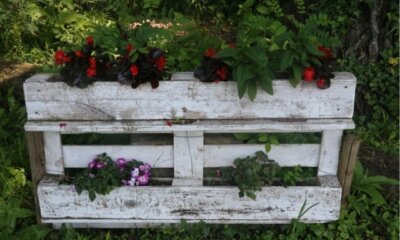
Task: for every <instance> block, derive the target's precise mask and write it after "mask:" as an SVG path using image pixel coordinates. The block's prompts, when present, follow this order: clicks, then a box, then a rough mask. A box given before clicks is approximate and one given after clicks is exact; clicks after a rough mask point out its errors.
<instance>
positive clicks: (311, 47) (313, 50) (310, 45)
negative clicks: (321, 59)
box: [304, 41, 324, 56]
mask: <svg viewBox="0 0 400 240" xmlns="http://www.w3.org/2000/svg"><path fill="white" fill-rule="evenodd" d="M304 46H305V47H306V50H307V51H308V52H309V53H310V54H312V55H315V56H323V55H324V54H323V53H322V52H321V51H319V50H318V49H317V47H316V46H315V45H314V44H313V43H312V42H311V41H304Z"/></svg>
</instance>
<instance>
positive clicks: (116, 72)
mask: <svg viewBox="0 0 400 240" xmlns="http://www.w3.org/2000/svg"><path fill="white" fill-rule="evenodd" d="M241 24H242V25H241V26H240V28H239V30H238V37H237V39H236V43H235V44H234V45H231V46H228V45H226V46H223V47H222V50H220V51H219V52H217V51H216V50H213V49H209V50H207V51H206V53H205V56H204V58H203V61H202V64H201V66H199V67H198V68H197V69H196V70H195V72H194V76H195V77H197V78H199V79H200V81H197V80H196V79H194V76H193V74H192V73H189V74H187V73H177V74H174V75H172V77H171V79H170V80H169V81H160V82H159V80H161V79H162V78H163V76H164V74H165V73H164V69H165V64H166V62H165V55H164V52H163V51H162V50H160V49H158V48H155V47H149V46H146V44H141V43H138V42H134V41H132V42H129V40H124V41H123V44H122V46H120V48H119V49H122V50H120V52H119V54H116V53H115V51H111V50H112V49H114V47H107V44H110V42H109V41H105V42H106V43H107V42H108V43H107V44H101V41H100V40H99V43H98V44H97V42H96V41H97V40H96V39H101V38H100V37H96V36H95V37H94V38H91V37H89V38H88V39H87V42H86V44H85V45H84V47H83V49H78V50H76V49H75V51H71V52H69V53H64V52H61V51H58V52H56V55H55V59H56V63H58V64H59V65H61V66H62V70H61V80H63V81H64V82H62V81H61V82H60V81H51V79H50V78H51V76H49V75H36V76H34V77H32V78H31V79H29V80H27V82H26V83H25V84H24V91H25V99H26V105H27V112H28V120H29V121H28V123H27V125H26V130H27V131H43V132H45V134H44V135H45V137H44V140H45V146H46V148H45V149H46V151H48V153H47V154H46V164H45V165H46V172H47V173H49V174H61V175H62V174H63V173H64V168H85V167H86V166H87V165H88V164H89V166H90V165H91V164H92V165H93V164H95V165H93V166H97V164H98V163H102V164H103V165H105V163H107V164H106V165H107V166H108V167H104V166H103V167H100V168H97V167H96V168H95V169H94V167H89V169H88V170H86V173H85V175H84V177H81V178H77V179H78V180H77V183H76V186H77V188H76V189H75V188H71V187H70V186H68V185H59V184H58V180H59V178H57V179H58V180H55V179H53V178H45V179H44V180H42V182H41V184H40V185H39V187H38V196H39V203H40V207H41V214H42V219H43V221H44V222H46V221H47V222H50V223H53V224H62V223H71V224H77V225H79V226H86V225H85V224H87V223H88V222H90V225H91V226H110V225H109V224H111V225H112V224H115V226H121V225H118V224H125V225H123V226H136V224H141V223H143V224H149V223H150V224H160V223H176V222H179V221H180V219H186V220H189V221H198V220H206V221H208V222H218V223H270V222H290V221H291V219H293V218H295V217H296V216H297V215H298V211H299V210H300V209H302V208H304V205H303V204H304V202H305V200H306V201H308V202H309V203H311V204H312V205H315V203H316V202H318V205H315V207H313V208H312V209H311V210H310V211H309V214H310V215H309V217H306V218H305V219H304V220H305V221H309V222H321V221H330V220H334V219H337V217H338V213H339V209H340V206H339V205H338V204H337V203H338V201H340V194H341V190H340V187H339V184H338V182H337V179H336V176H335V175H336V172H335V169H334V168H335V166H334V165H335V161H336V162H337V160H334V159H335V158H337V156H338V153H339V148H340V137H341V132H342V130H343V129H346V128H352V127H354V125H353V122H352V121H351V117H352V114H353V106H352V104H353V103H354V90H355V79H354V77H353V76H352V75H351V74H347V73H332V72H331V71H332V67H333V64H332V63H333V62H334V59H333V57H332V52H331V50H330V49H328V48H325V47H321V46H318V45H316V44H315V43H314V42H313V39H312V38H311V37H309V36H308V33H307V31H306V30H305V29H304V31H299V32H295V31H290V30H289V29H287V28H286V27H285V26H284V25H282V24H280V23H279V22H276V21H273V22H270V21H269V20H267V19H264V18H258V17H249V18H248V19H245V20H244V21H243V22H242V23H241ZM264 26H269V27H267V28H266V29H265V28H264ZM107 34H111V33H107ZM111 35H113V34H111ZM114 35H115V36H119V35H118V34H114ZM111 42H113V41H111ZM111 45H112V43H111ZM281 74H283V75H284V76H286V77H285V78H288V80H289V81H287V80H285V79H282V80H276V81H275V80H274V81H273V79H275V78H279V77H280V75H281ZM302 79H303V80H304V81H301V80H302ZM99 80H103V81H99ZM228 80H234V81H228ZM145 82H150V85H151V87H150V86H148V84H142V83H145ZM204 82H217V83H215V84H214V83H204ZM121 83H122V84H121ZM126 84H129V85H131V86H132V87H127V86H126ZM71 86H76V87H71ZM260 88H261V89H260ZM321 89H322V90H321ZM261 90H262V91H265V92H267V93H269V94H264V93H263V92H262V91H261ZM246 94H247V96H246ZM309 131H311V132H321V131H322V132H323V137H322V141H321V144H311V145H310V144H309V145H307V144H301V145H299V144H297V145H296V144H293V145H290V144H289V145H277V146H276V148H275V147H274V148H272V150H271V149H267V150H271V153H270V154H271V158H272V159H274V160H276V161H277V163H279V164H281V165H283V166H295V165H297V164H300V165H302V166H310V167H318V168H319V170H318V179H319V181H320V185H319V186H293V187H285V186H272V187H265V186H263V184H264V183H265V182H268V181H270V182H274V177H275V174H274V171H276V168H275V167H276V165H273V164H272V165H269V166H271V167H266V165H268V164H270V162H269V161H268V157H266V155H265V154H260V153H257V154H256V155H255V156H254V152H256V151H258V150H263V149H264V144H258V145H256V146H253V145H246V144H238V145H226V146H224V145H217V146H213V145H209V144H205V142H204V134H205V133H218V132H225V133H226V132H229V133H235V132H242V133H243V132H309ZM87 132H98V133H146V134H147V133H167V134H173V139H174V143H173V144H172V145H171V144H168V145H163V146H156V145H151V146H145V145H144V146H129V145H128V146H74V145H64V144H62V142H61V138H60V134H74V133H87ZM264 138H265V137H260V139H264ZM246 140H247V139H246ZM266 141H270V142H271V140H270V139H268V138H267V140H266ZM272 142H274V143H276V142H275V141H272ZM239 150H240V151H239ZM99 151H104V152H107V153H110V156H112V158H114V159H116V158H118V157H121V156H123V157H125V158H128V157H129V158H132V157H133V158H135V159H137V160H138V161H144V162H146V163H148V164H150V166H151V167H152V168H153V169H154V168H155V169H157V168H174V175H173V177H174V181H175V180H179V181H176V182H175V183H176V184H173V185H172V186H143V187H122V186H121V185H122V184H123V181H122V180H124V181H125V182H127V181H128V182H129V181H130V182H132V181H133V180H132V178H134V182H136V181H137V182H138V183H139V180H138V179H136V177H138V176H139V175H138V174H140V173H141V172H140V171H141V170H140V166H144V165H140V164H139V163H138V164H139V165H137V164H136V163H137V162H134V161H133V163H132V164H133V165H132V167H133V170H132V168H131V169H130V170H129V171H128V172H127V173H124V174H122V173H121V171H118V169H115V166H117V167H118V166H119V164H117V163H113V162H112V161H110V159H109V158H108V157H107V156H106V155H100V156H98V157H97V158H96V159H95V161H93V162H89V161H90V159H92V158H93V157H94V156H96V155H97V154H99ZM149 155H151V156H152V157H149ZM154 156H155V157H154ZM246 156H250V157H247V158H246ZM293 156H297V158H296V161H293V160H292V158H293ZM311 156H312V157H311ZM238 157H239V159H238V160H236V161H235V159H236V158H238ZM121 161H122V160H121ZM267 163H268V164H267ZM135 164H136V165H137V166H136V165H135ZM233 164H235V166H236V168H237V169H236V170H235V171H233V172H232V173H231V174H227V173H225V175H224V176H227V179H230V181H233V182H235V183H236V184H237V185H239V187H240V191H239V190H238V189H237V188H236V187H231V186H202V185H203V180H204V179H203V176H204V174H203V173H204V172H203V171H204V169H203V167H205V168H213V167H227V166H232V165H233ZM100 165H101V164H100ZM135 168H138V169H139V173H138V174H137V173H135ZM98 169H100V170H99V171H97V170H98ZM103 170H104V171H105V173H106V174H105V173H104V174H103ZM122 172H124V171H122ZM132 172H133V173H132ZM143 173H144V172H143ZM91 174H92V175H91ZM96 174H99V176H102V177H101V181H100V180H99V181H97V180H96V179H98V176H96ZM135 174H136V175H135ZM325 175H326V176H325ZM103 177H104V178H103ZM121 177H122V179H119V178H121ZM128 177H129V179H128ZM116 179H117V180H116ZM289 179H290V178H289ZM142 180H143V179H142ZM103 181H105V182H103ZM107 183H108V184H110V186H111V187H109V186H108V185H107ZM130 185H132V184H130ZM133 185H135V184H133ZM139 185H141V184H139ZM112 187H116V188H115V189H113V190H111V189H112ZM84 190H88V195H89V197H90V199H91V200H93V201H90V200H89V198H88V197H87V196H86V191H84ZM254 190H261V191H260V192H259V193H257V198H256V199H257V200H256V201H254V200H252V199H255V196H256V195H254V192H253V191H254ZM82 192H84V194H81V195H79V194H78V193H82ZM96 192H97V193H100V194H98V195H97V196H96V195H95V193H96ZM103 193H109V194H106V195H102V194H103ZM239 193H241V194H240V196H239ZM242 195H246V196H248V197H250V198H241V196H242ZM95 196H96V198H94V197H95ZM251 198H252V199H251ZM227 199H229V201H227ZM302 206H303V207H302ZM57 208H62V209H63V211H56V209H57ZM210 213H214V214H210ZM96 224H97V225H96Z"/></svg>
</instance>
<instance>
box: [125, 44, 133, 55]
mask: <svg viewBox="0 0 400 240" xmlns="http://www.w3.org/2000/svg"><path fill="white" fill-rule="evenodd" d="M133 49H134V47H133V45H132V44H130V43H128V45H126V51H127V52H128V53H130V52H131V51H132V50H133Z"/></svg>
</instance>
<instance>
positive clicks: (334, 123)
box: [25, 119, 355, 134]
mask: <svg viewBox="0 0 400 240" xmlns="http://www.w3.org/2000/svg"><path fill="white" fill-rule="evenodd" d="M354 127H355V126H354V122H353V120H351V119H306V120H298V119H296V120H293V119H292V120H290V119H289V120H198V121H195V122H191V123H187V124H172V126H168V125H167V124H166V123H165V121H28V122H27V123H26V124H25V131H33V132H37V131H39V132H41V131H55V132H61V133H62V134H63V133H64V134H67V133H68V134H73V133H90V132H97V133H173V132H175V131H204V133H235V132H319V131H323V130H337V129H352V128H354Z"/></svg>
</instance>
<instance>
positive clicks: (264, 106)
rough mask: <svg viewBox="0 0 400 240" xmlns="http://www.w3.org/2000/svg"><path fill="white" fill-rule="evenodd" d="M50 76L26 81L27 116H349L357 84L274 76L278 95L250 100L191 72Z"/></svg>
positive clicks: (346, 77) (341, 78) (348, 78)
mask: <svg viewBox="0 0 400 240" xmlns="http://www.w3.org/2000/svg"><path fill="white" fill-rule="evenodd" d="M51 77H52V75H44V74H41V75H35V76H33V77H32V78H30V79H28V80H27V81H26V82H25V84H24V92H25V101H26V107H27V113H28V119H29V120H60V119H62V120H141V119H142V120H143V119H146V120H149V119H151V120H159V119H175V118H183V119H260V118H261V119H262V118H297V119H302V118H351V117H352V115H353V109H354V96H355V86H356V80H355V77H354V76H353V75H351V74H349V73H336V78H335V79H333V80H332V84H331V87H330V88H328V89H325V90H321V89H318V88H317V87H316V86H315V84H310V83H305V82H303V83H301V84H300V85H299V86H298V87H297V88H293V87H291V86H290V83H289V81H287V80H276V81H273V87H274V92H275V94H274V95H268V94H266V93H265V92H263V91H261V90H260V91H259V92H258V94H257V98H256V100H255V101H253V102H251V101H250V100H249V99H248V98H246V97H245V98H243V99H239V97H238V94H237V87H236V83H235V82H221V83H218V84H214V83H202V82H199V81H198V80H196V79H194V78H193V77H192V78H191V79H188V80H182V79H179V80H178V81H174V79H171V81H163V82H160V86H159V87H158V88H157V89H152V88H151V87H150V86H149V85H140V86H139V87H138V88H137V89H132V88H130V87H127V86H125V85H121V84H119V83H117V82H95V83H94V84H93V85H91V86H89V87H87V88H85V89H79V88H73V87H70V86H68V85H66V84H65V83H63V82H50V81H48V80H49V78H51Z"/></svg>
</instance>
